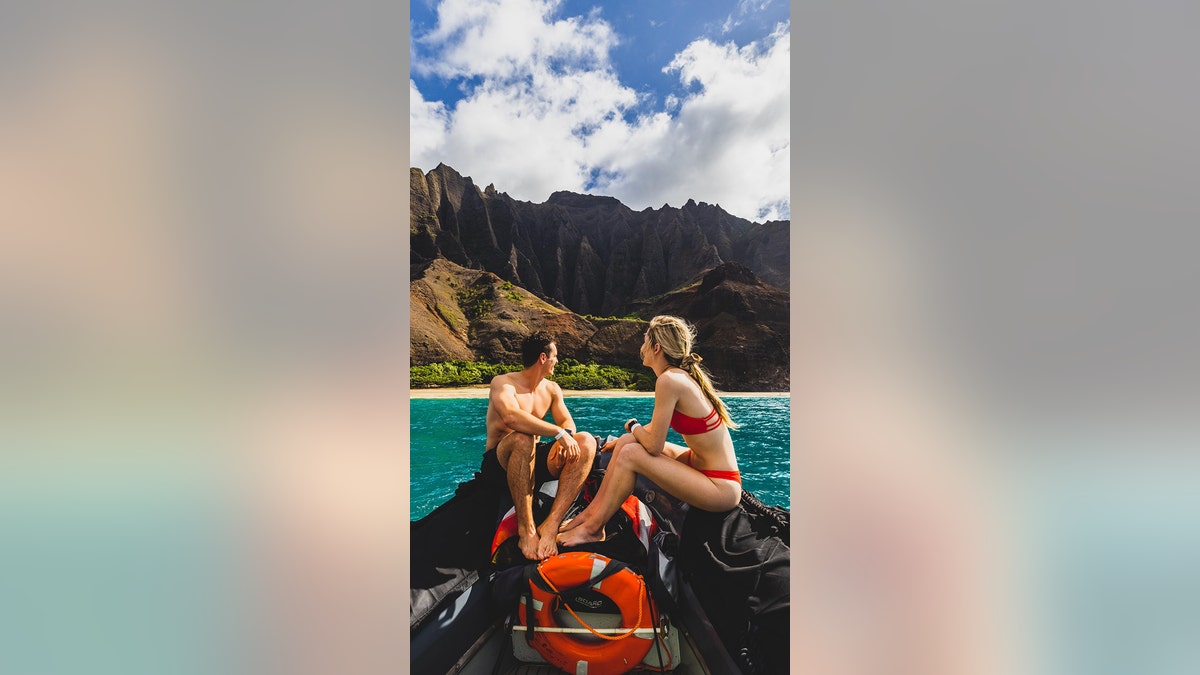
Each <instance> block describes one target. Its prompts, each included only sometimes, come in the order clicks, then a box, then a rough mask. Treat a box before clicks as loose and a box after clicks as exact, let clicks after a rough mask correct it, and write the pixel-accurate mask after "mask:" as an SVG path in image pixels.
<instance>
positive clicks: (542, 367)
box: [483, 332, 596, 560]
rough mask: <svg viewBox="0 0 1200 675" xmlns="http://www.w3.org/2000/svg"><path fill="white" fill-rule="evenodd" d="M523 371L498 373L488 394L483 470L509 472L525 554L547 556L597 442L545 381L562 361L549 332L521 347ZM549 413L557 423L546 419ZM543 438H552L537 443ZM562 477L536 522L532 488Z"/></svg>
mask: <svg viewBox="0 0 1200 675" xmlns="http://www.w3.org/2000/svg"><path fill="white" fill-rule="evenodd" d="M521 361H522V364H523V365H524V367H525V368H524V370H521V371H519V372H515V373H507V374H504V375H498V376H496V377H495V378H494V379H493V380H492V386H491V391H490V393H489V395H488V410H487V448H488V450H487V452H486V453H484V456H483V465H484V466H483V468H484V470H485V471H487V470H488V469H489V464H490V465H492V466H491V467H490V468H491V471H493V472H494V471H496V470H497V469H496V466H497V465H498V466H499V470H502V471H504V472H505V473H506V474H507V481H508V490H509V492H510V493H511V494H512V500H513V504H514V505H516V510H517V534H518V537H519V540H518V541H519V543H520V548H521V553H522V554H523V555H524V556H525V557H526V558H529V559H530V560H543V559H545V558H549V557H550V556H552V555H555V554H557V553H558V545H557V543H556V541H555V540H556V538H557V536H558V528H559V526H560V525H561V524H562V520H563V517H564V516H565V515H566V512H567V509H568V508H569V507H570V505H571V502H573V501H574V500H575V496H576V495H578V494H579V489H580V488H581V487H582V486H583V481H584V479H585V478H586V477H587V474H588V471H590V470H591V466H592V458H593V457H594V456H595V454H596V441H595V439H594V438H593V437H592V435H591V434H587V433H576V430H575V421H574V420H572V419H571V413H569V412H568V411H567V406H566V404H565V403H564V402H563V394H562V389H561V388H560V387H559V386H558V384H556V383H554V382H551V381H550V380H547V379H546V377H547V376H549V375H552V374H553V373H554V365H555V364H556V363H558V346H557V345H555V344H554V339H553V338H552V337H550V335H549V334H547V333H545V332H537V333H534V334H533V335H530V336H529V337H527V338H525V341H524V342H523V343H522V345H521ZM547 411H549V412H550V414H551V416H552V417H553V418H554V424H551V423H549V422H547V421H545V420H544V419H543V418H544V417H545V416H546V412H547ZM541 436H547V437H550V438H552V439H553V440H551V441H547V442H539V441H540V440H541V439H540V437H541ZM554 479H558V481H559V483H558V492H557V494H556V496H555V498H554V504H553V505H552V506H551V508H550V514H549V515H548V516H546V520H545V521H543V522H542V524H541V525H540V526H539V525H536V524H535V523H534V522H533V491H534V489H535V487H536V486H537V485H540V484H541V483H544V482H546V481H549V480H554Z"/></svg>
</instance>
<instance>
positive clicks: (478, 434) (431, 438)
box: [409, 396, 791, 520]
mask: <svg viewBox="0 0 1200 675" xmlns="http://www.w3.org/2000/svg"><path fill="white" fill-rule="evenodd" d="M724 400H725V405H726V406H727V407H728V408H729V414H730V415H732V416H733V419H734V421H735V422H737V423H738V424H739V425H740V427H741V428H739V429H737V430H735V431H734V432H733V447H734V449H735V451H736V452H737V458H738V469H739V470H740V471H741V472H742V485H743V487H745V489H746V490H748V491H749V492H752V493H754V495H755V496H757V497H758V498H759V499H760V500H762V501H763V502H764V503H766V504H771V505H777V506H782V507H785V508H790V507H791V499H790V494H789V491H790V479H791V452H790V447H791V444H790V442H789V437H790V428H789V425H790V421H789V419H790V415H791V400H790V399H789V398H787V397H783V396H774V397H758V396H755V397H729V398H726V399H724ZM487 405H488V401H487V399H486V398H443V399H413V400H412V401H411V403H410V408H409V412H410V425H411V429H410V434H411V436H410V438H411V444H410V447H411V459H410V460H409V461H410V464H409V465H410V472H411V476H412V481H411V490H412V491H411V497H410V505H411V510H412V519H413V520H417V519H419V518H421V517H422V516H425V515H426V514H428V513H429V512H431V511H433V510H434V509H435V508H437V507H438V506H439V505H440V504H442V503H443V502H445V501H446V500H447V499H449V498H450V497H451V496H452V495H453V494H454V489H455V488H456V487H457V486H458V484H459V483H461V482H463V481H466V480H470V478H471V477H472V476H473V475H474V473H475V471H476V470H478V469H479V462H480V459H481V458H482V457H483V451H484V449H485V448H484V442H485V441H486V439H487V433H486V430H485V429H484V416H485V414H486V413H487ZM567 408H568V409H569V410H570V411H571V416H572V417H573V418H574V420H575V423H576V424H577V425H578V426H579V430H580V431H588V432H591V433H593V434H595V435H597V436H599V437H600V438H601V439H603V438H604V437H605V436H607V435H610V434H612V435H618V434H619V433H620V431H621V425H622V424H624V423H625V420H627V419H629V418H630V417H637V418H638V419H641V420H647V419H649V418H650V414H651V412H652V411H653V409H654V399H653V398H649V397H621V398H611V397H605V398H589V397H571V398H568V399H567ZM667 440H668V441H670V442H673V443H679V444H682V443H683V438H682V437H681V436H679V434H677V433H675V432H674V431H671V432H668V435H667Z"/></svg>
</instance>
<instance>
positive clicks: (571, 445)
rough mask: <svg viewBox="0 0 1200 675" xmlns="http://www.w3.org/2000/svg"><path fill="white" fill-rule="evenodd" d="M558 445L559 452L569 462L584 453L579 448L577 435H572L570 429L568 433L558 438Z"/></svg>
mask: <svg viewBox="0 0 1200 675" xmlns="http://www.w3.org/2000/svg"><path fill="white" fill-rule="evenodd" d="M558 446H559V447H558V452H559V454H560V455H561V456H562V458H563V459H564V460H565V461H568V462H572V461H575V460H577V459H579V456H580V455H581V454H582V453H583V451H582V450H580V449H579V441H577V440H575V437H574V436H572V435H571V433H570V429H568V430H567V433H566V434H564V435H563V437H562V438H560V439H558Z"/></svg>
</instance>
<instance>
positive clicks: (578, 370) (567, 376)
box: [553, 359, 654, 391]
mask: <svg viewBox="0 0 1200 675" xmlns="http://www.w3.org/2000/svg"><path fill="white" fill-rule="evenodd" d="M553 379H554V381H555V382H557V383H558V386H560V387H562V388H563V389H625V390H627V391H654V378H653V375H652V374H651V373H650V372H649V371H644V370H633V369H631V368H624V367H621V366H602V365H600V364H597V363H580V362H578V361H576V360H574V359H563V360H562V361H560V362H559V363H558V365H557V366H555V367H554V377H553Z"/></svg>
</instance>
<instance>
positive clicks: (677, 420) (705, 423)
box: [671, 408, 724, 435]
mask: <svg viewBox="0 0 1200 675" xmlns="http://www.w3.org/2000/svg"><path fill="white" fill-rule="evenodd" d="M722 424H724V422H722V421H721V416H720V415H718V414H717V409H716V408H713V410H712V412H710V413H709V414H708V416H707V417H704V418H700V417H689V416H687V415H684V414H683V413H681V412H679V411H678V410H676V411H675V412H674V413H673V414H672V415H671V428H672V429H674V430H675V431H677V432H679V433H681V434H684V435H690V434H702V433H705V432H706V431H712V430H713V429H716V428H717V427H719V426H721V425H722Z"/></svg>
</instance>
